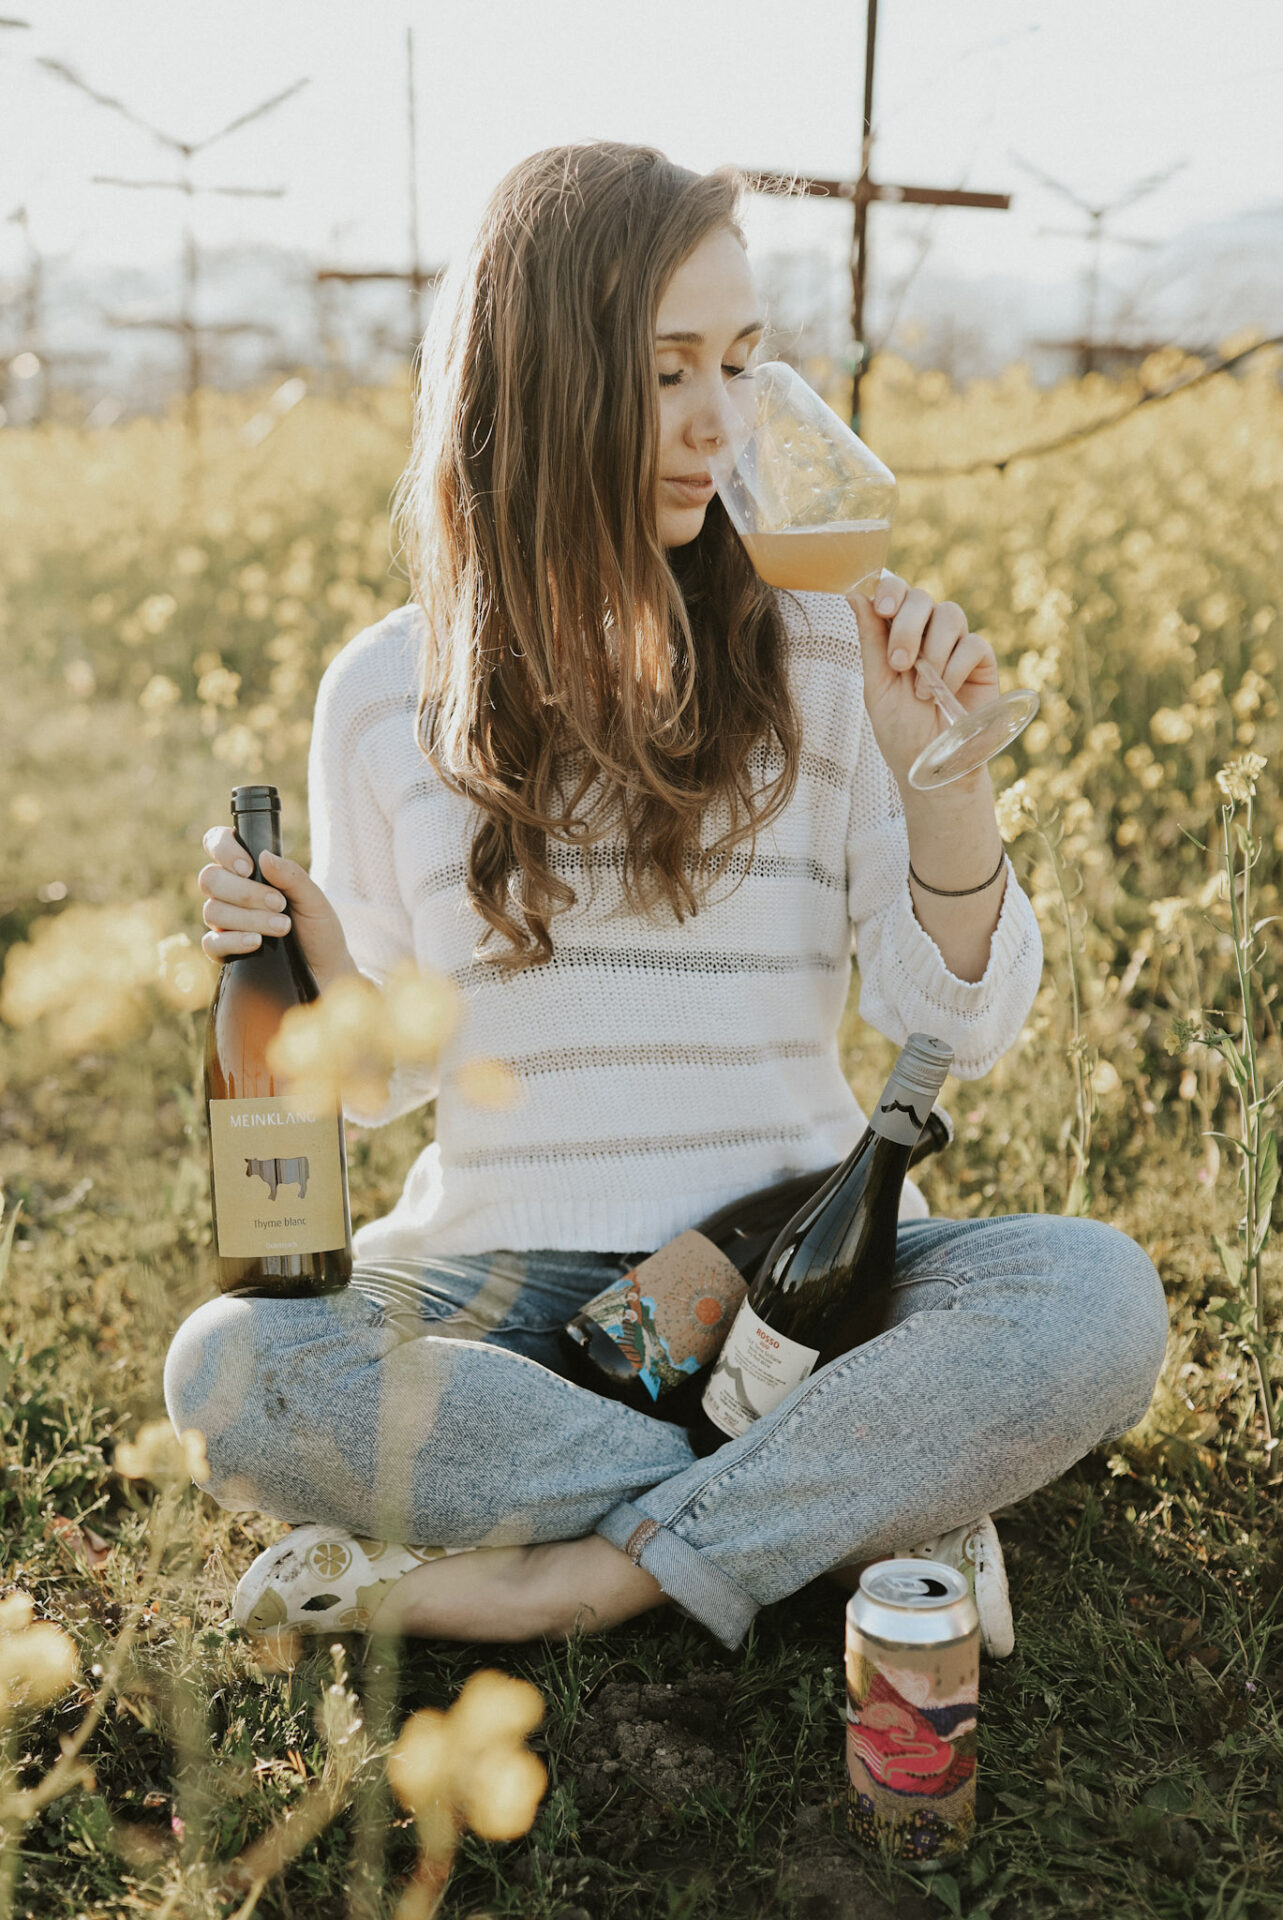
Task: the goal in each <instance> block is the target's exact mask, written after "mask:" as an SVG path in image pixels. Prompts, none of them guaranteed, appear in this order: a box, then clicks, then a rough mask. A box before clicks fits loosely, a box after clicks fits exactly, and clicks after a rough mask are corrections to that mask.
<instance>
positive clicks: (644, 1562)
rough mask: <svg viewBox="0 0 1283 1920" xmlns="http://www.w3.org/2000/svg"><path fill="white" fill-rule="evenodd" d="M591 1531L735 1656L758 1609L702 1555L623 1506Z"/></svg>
mask: <svg viewBox="0 0 1283 1920" xmlns="http://www.w3.org/2000/svg"><path fill="white" fill-rule="evenodd" d="M595 1531H596V1532H597V1533H599V1534H600V1535H601V1536H602V1538H603V1540H609V1542H610V1544H611V1546H612V1547H618V1548H619V1549H620V1551H621V1552H623V1553H626V1554H627V1555H628V1558H629V1559H630V1560H631V1561H632V1562H633V1565H634V1566H638V1567H642V1568H644V1569H645V1571H646V1572H647V1573H648V1574H650V1576H651V1578H652V1579H654V1580H658V1582H659V1584H660V1586H661V1587H662V1588H663V1589H664V1592H665V1593H666V1594H667V1595H668V1597H669V1599H670V1600H673V1601H675V1602H676V1603H677V1605H678V1606H679V1607H680V1608H681V1609H682V1611H683V1612H684V1613H688V1614H690V1616H691V1618H692V1619H693V1620H698V1621H699V1624H700V1625H701V1626H702V1627H707V1628H708V1630H709V1632H710V1633H711V1634H714V1635H716V1637H717V1639H719V1640H720V1641H721V1643H722V1645H723V1646H724V1647H728V1648H730V1650H731V1652H732V1653H733V1652H734V1650H735V1648H736V1647H738V1645H739V1643H740V1641H741V1640H742V1639H743V1638H744V1635H745V1634H746V1633H747V1632H748V1624H749V1621H750V1620H751V1619H752V1618H753V1615H754V1614H755V1613H756V1612H757V1610H758V1606H759V1604H760V1603H759V1602H758V1601H756V1600H755V1599H754V1598H753V1596H752V1594H751V1593H746V1592H745V1591H744V1588H743V1587H741V1586H739V1585H737V1583H736V1582H735V1581H734V1580H732V1579H730V1578H729V1577H728V1576H727V1575H726V1574H724V1573H723V1572H722V1570H721V1568H720V1567H717V1566H714V1564H713V1562H712V1561H711V1560H710V1559H709V1558H708V1556H707V1554H703V1553H700V1551H699V1550H698V1548H696V1547H692V1546H691V1545H690V1544H689V1542H687V1541H685V1540H683V1539H682V1537H681V1535H680V1534H676V1533H673V1532H672V1531H671V1529H670V1528H668V1527H663V1526H661V1525H660V1524H659V1522H658V1520H655V1519H653V1518H652V1517H651V1515H650V1514H648V1513H643V1512H642V1510H641V1508H640V1507H635V1506H633V1505H632V1504H631V1502H629V1501H627V1500H625V1501H623V1502H622V1503H621V1504H620V1505H619V1506H617V1507H612V1508H611V1510H610V1512H609V1513H607V1514H605V1515H603V1517H602V1518H601V1519H600V1520H599V1521H598V1522H597V1526H596V1529H595Z"/></svg>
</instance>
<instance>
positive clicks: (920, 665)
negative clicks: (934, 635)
mask: <svg viewBox="0 0 1283 1920" xmlns="http://www.w3.org/2000/svg"><path fill="white" fill-rule="evenodd" d="M913 664H914V666H915V668H916V669H917V671H918V674H919V676H920V678H921V680H922V683H923V685H924V686H925V687H926V688H927V689H928V691H929V692H930V694H931V698H932V699H933V700H934V701H935V703H936V705H937V706H938V707H939V709H940V711H941V713H942V714H943V715H944V717H945V719H946V720H948V721H949V722H950V723H951V724H953V723H955V722H956V721H959V720H965V719H966V718H967V709H966V708H965V707H964V706H963V704H962V702H961V701H960V700H958V699H956V698H955V697H954V695H953V694H952V693H951V692H950V691H949V689H948V687H946V685H945V683H944V681H943V680H942V679H941V678H940V675H939V674H938V673H937V672H936V670H935V668H934V667H933V666H932V665H931V662H930V661H929V660H924V659H923V658H922V656H921V654H919V656H918V658H917V659H916V660H915V661H914V663H913Z"/></svg>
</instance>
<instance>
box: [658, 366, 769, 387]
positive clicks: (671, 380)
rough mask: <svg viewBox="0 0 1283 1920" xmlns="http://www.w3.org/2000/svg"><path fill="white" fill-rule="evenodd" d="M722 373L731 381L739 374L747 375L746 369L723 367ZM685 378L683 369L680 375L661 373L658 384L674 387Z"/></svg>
mask: <svg viewBox="0 0 1283 1920" xmlns="http://www.w3.org/2000/svg"><path fill="white" fill-rule="evenodd" d="M722 372H723V373H729V374H730V376H731V379H732V380H734V379H736V378H737V377H738V376H739V375H740V374H741V373H747V372H748V368H747V367H723V368H722ZM685 378H686V370H685V368H683V369H682V370H681V372H680V373H661V374H660V376H659V384H660V386H661V387H675V386H677V385H678V384H679V383H680V382H681V381H682V380H684V379H685Z"/></svg>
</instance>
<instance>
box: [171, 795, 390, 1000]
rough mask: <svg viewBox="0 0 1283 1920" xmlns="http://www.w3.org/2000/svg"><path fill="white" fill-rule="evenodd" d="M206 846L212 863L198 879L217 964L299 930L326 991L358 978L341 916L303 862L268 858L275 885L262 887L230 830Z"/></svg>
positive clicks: (214, 834) (210, 836)
mask: <svg viewBox="0 0 1283 1920" xmlns="http://www.w3.org/2000/svg"><path fill="white" fill-rule="evenodd" d="M201 845H202V846H203V847H204V849H205V851H206V853H207V854H208V855H209V858H210V864H209V866H207V867H202V868H201V870H200V873H199V874H198V875H197V884H198V886H199V887H200V890H201V892H202V893H203V894H204V896H205V908H204V913H203V916H202V917H203V919H204V921H205V925H206V927H207V928H208V929H209V931H208V932H207V933H206V934H205V936H204V938H203V939H202V940H201V946H202V947H203V948H204V949H205V951H206V953H207V954H208V955H209V957H210V959H211V960H227V959H230V958H232V957H234V956H235V955H236V954H238V953H250V952H252V951H253V949H254V948H255V947H257V946H258V945H259V944H260V942H261V940H262V937H263V935H264V934H269V933H271V934H281V933H288V932H289V930H290V926H291V924H293V926H294V929H295V932H296V933H297V934H298V939H299V945H300V946H301V947H302V949H303V956H304V958H305V959H306V961H307V963H308V965H309V966H310V967H311V969H312V972H313V973H314V974H315V975H316V983H317V985H318V986H319V987H320V988H321V989H322V990H324V988H325V987H326V986H328V985H329V983H330V981H332V980H336V979H337V978H338V977H339V975H340V974H344V973H355V972H356V970H357V969H356V963H355V961H354V960H353V958H352V956H351V954H350V953H349V952H348V949H347V941H346V940H345V939H344V937H343V928H342V927H341V925H340V924H339V916H338V915H337V913H335V911H334V909H333V907H332V906H331V905H330V903H329V901H328V900H327V899H326V897H325V895H324V894H323V893H322V892H321V889H320V888H319V887H318V886H317V885H316V882H315V881H314V880H312V879H311V878H310V877H309V875H308V873H307V870H306V868H304V867H301V866H300V865H299V864H298V862H297V860H286V859H283V858H282V857H281V856H280V855H279V854H275V853H265V854H263V856H262V858H261V859H260V861H259V870H260V871H261V873H262V875H263V880H264V882H267V883H269V884H260V883H259V881H257V880H255V879H254V878H253V873H254V868H253V863H252V862H251V860H250V858H249V855H248V854H247V853H246V851H245V849H244V847H243V846H242V845H241V843H240V841H239V840H238V839H237V838H236V835H235V834H234V833H233V832H232V830H231V828H230V827H211V828H210V829H209V832H208V833H207V834H205V836H204V838H203V839H202V841H201Z"/></svg>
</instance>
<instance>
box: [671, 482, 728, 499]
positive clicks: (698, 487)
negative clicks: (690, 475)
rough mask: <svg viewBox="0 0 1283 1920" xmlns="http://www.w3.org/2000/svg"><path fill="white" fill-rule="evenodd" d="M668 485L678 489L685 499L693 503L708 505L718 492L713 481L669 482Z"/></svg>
mask: <svg viewBox="0 0 1283 1920" xmlns="http://www.w3.org/2000/svg"><path fill="white" fill-rule="evenodd" d="M668 484H669V486H670V487H676V489H677V491H678V492H679V493H680V494H681V495H682V496H683V497H684V498H685V499H687V500H689V501H692V502H694V501H701V502H705V503H706V502H707V501H709V500H711V499H712V497H713V495H714V494H715V493H716V491H717V489H716V487H715V486H714V485H713V482H712V481H711V480H669V482H668Z"/></svg>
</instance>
